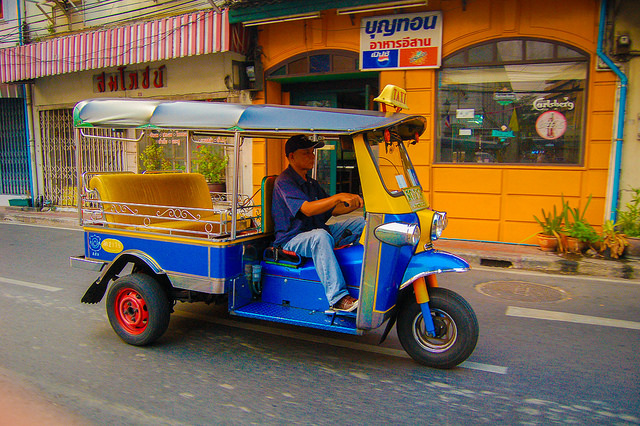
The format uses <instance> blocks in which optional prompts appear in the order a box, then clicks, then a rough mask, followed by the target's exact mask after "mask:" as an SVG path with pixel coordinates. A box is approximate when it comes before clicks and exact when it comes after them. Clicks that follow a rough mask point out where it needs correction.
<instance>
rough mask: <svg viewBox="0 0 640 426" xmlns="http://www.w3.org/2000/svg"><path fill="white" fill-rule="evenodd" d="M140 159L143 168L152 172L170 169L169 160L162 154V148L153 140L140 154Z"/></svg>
mask: <svg viewBox="0 0 640 426" xmlns="http://www.w3.org/2000/svg"><path fill="white" fill-rule="evenodd" d="M140 161H142V165H143V166H144V170H145V171H148V172H154V171H159V170H171V162H170V161H169V160H167V159H166V158H165V156H164V148H163V147H162V145H160V144H159V143H158V142H156V141H153V142H151V143H150V144H149V145H147V147H146V148H145V149H144V151H142V154H140Z"/></svg>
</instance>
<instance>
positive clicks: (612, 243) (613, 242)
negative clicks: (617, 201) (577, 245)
mask: <svg viewBox="0 0 640 426" xmlns="http://www.w3.org/2000/svg"><path fill="white" fill-rule="evenodd" d="M628 245H629V242H628V241H627V237H625V235H624V234H623V233H621V232H619V231H618V230H617V224H616V223H614V222H613V221H612V220H607V221H606V222H605V223H604V225H603V226H602V245H601V247H600V252H601V253H602V254H603V255H604V257H610V258H611V259H618V258H619V257H620V256H622V254H623V253H624V250H625V248H626V247H627V246H628Z"/></svg>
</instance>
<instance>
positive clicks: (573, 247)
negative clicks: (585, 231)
mask: <svg viewBox="0 0 640 426" xmlns="http://www.w3.org/2000/svg"><path fill="white" fill-rule="evenodd" d="M566 244H567V245H566V247H567V251H568V252H569V253H576V254H581V253H582V252H583V251H584V249H585V248H586V247H587V245H586V243H585V242H584V241H580V240H579V239H577V238H575V237H569V236H567V240H566Z"/></svg>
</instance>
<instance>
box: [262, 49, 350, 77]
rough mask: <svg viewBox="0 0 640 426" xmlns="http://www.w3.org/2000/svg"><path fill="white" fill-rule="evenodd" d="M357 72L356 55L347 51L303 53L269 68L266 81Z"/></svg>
mask: <svg viewBox="0 0 640 426" xmlns="http://www.w3.org/2000/svg"><path fill="white" fill-rule="evenodd" d="M357 71H358V53H357V52H351V51H347V50H316V51H313V52H305V53H302V54H300V55H296V56H294V57H292V58H289V59H287V60H286V61H284V62H281V63H279V64H278V65H276V66H274V67H271V68H270V69H269V70H267V72H266V77H267V79H270V80H278V79H281V78H283V77H302V76H311V75H315V76H317V75H331V74H344V73H354V72H357Z"/></svg>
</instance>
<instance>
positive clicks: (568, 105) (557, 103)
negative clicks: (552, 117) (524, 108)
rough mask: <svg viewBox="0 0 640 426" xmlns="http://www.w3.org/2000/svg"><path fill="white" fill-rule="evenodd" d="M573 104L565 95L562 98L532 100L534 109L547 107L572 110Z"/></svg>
mask: <svg viewBox="0 0 640 426" xmlns="http://www.w3.org/2000/svg"><path fill="white" fill-rule="evenodd" d="M574 108H575V104H574V103H573V101H571V100H570V99H569V98H568V97H567V96H565V97H564V98H563V99H562V100H558V99H545V98H538V99H536V100H534V101H533V109H534V110H535V111H546V110H549V109H566V110H567V111H573V109H574Z"/></svg>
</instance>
